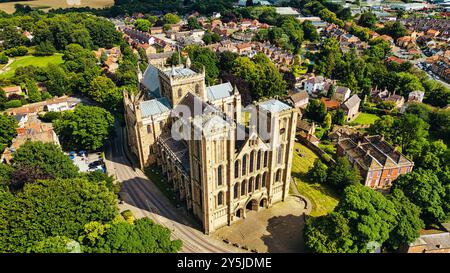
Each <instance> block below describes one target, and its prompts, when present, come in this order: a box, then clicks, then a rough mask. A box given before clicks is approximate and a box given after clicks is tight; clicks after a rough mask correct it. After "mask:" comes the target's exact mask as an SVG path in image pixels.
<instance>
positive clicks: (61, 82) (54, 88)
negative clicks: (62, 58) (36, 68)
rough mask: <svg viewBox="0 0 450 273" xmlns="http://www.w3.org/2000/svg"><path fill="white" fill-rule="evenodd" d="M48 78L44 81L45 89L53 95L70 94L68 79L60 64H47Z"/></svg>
mask: <svg viewBox="0 0 450 273" xmlns="http://www.w3.org/2000/svg"><path fill="white" fill-rule="evenodd" d="M46 75H47V78H48V80H47V81H46V82H45V87H46V88H47V91H48V92H49V93H50V94H52V95H53V96H62V95H64V94H70V86H71V85H70V79H69V77H68V76H67V73H66V72H65V71H64V69H62V67H61V66H59V65H56V64H49V65H48V66H47V69H46Z"/></svg>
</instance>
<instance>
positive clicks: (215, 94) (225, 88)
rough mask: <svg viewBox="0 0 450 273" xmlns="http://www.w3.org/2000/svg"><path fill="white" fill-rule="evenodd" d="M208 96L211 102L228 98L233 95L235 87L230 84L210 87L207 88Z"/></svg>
mask: <svg viewBox="0 0 450 273" xmlns="http://www.w3.org/2000/svg"><path fill="white" fill-rule="evenodd" d="M206 94H207V95H208V100H210V101H215V100H219V99H223V98H228V97H230V96H231V95H232V94H233V86H232V85H231V83H229V82H227V83H222V84H218V85H213V86H208V87H207V88H206Z"/></svg>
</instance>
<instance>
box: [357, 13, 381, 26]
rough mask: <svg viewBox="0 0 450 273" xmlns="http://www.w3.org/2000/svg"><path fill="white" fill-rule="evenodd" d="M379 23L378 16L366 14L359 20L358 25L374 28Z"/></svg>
mask: <svg viewBox="0 0 450 273" xmlns="http://www.w3.org/2000/svg"><path fill="white" fill-rule="evenodd" d="M377 21H378V19H377V16H376V15H375V14H373V13H372V12H370V11H368V12H364V13H363V14H361V16H360V17H359V20H358V24H359V25H361V26H363V27H368V28H373V27H374V26H375V24H376V22H377Z"/></svg>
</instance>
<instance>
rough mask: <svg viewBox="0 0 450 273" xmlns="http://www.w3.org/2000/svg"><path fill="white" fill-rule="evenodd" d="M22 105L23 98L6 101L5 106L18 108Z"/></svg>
mask: <svg viewBox="0 0 450 273" xmlns="http://www.w3.org/2000/svg"><path fill="white" fill-rule="evenodd" d="M20 106H22V101H21V100H10V101H8V102H6V103H5V108H16V107H20Z"/></svg>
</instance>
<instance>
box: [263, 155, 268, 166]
mask: <svg viewBox="0 0 450 273" xmlns="http://www.w3.org/2000/svg"><path fill="white" fill-rule="evenodd" d="M267 156H268V155H267V151H265V152H264V167H267V160H268V158H267Z"/></svg>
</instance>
